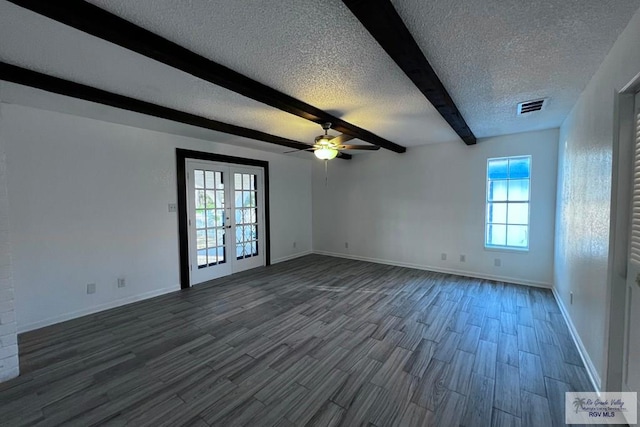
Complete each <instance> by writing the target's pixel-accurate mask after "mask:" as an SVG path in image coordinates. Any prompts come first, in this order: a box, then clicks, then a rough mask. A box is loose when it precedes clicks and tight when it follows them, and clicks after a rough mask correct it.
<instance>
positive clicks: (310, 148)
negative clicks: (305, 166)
mask: <svg viewBox="0 0 640 427" xmlns="http://www.w3.org/2000/svg"><path fill="white" fill-rule="evenodd" d="M314 150H315V148H312V147H309V148H301V149H299V150H291V151H285V152H284V153H282V154H288V153H297V152H298V151H314Z"/></svg>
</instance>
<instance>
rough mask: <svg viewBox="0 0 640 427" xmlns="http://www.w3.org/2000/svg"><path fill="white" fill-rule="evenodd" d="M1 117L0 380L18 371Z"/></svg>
mask: <svg viewBox="0 0 640 427" xmlns="http://www.w3.org/2000/svg"><path fill="white" fill-rule="evenodd" d="M1 117H2V111H0V382H2V381H6V380H8V379H10V378H13V377H17V376H18V373H19V371H20V366H19V363H18V339H17V334H16V315H15V297H14V291H13V278H12V268H11V251H10V244H9V200H8V198H7V170H6V158H5V138H4V132H3V130H4V127H3V126H2V122H1Z"/></svg>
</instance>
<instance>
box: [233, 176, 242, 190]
mask: <svg viewBox="0 0 640 427" xmlns="http://www.w3.org/2000/svg"><path fill="white" fill-rule="evenodd" d="M233 180H234V187H233V188H234V189H236V190H242V174H239V173H234V174H233Z"/></svg>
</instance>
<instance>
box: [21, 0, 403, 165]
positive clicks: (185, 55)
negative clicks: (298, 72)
mask: <svg viewBox="0 0 640 427" xmlns="http://www.w3.org/2000/svg"><path fill="white" fill-rule="evenodd" d="M9 1H10V2H11V3H14V4H17V5H18V6H21V7H24V8H26V9H29V10H31V11H33V12H36V13H39V14H41V15H44V16H46V17H48V18H51V19H54V20H56V21H58V22H61V23H63V24H66V25H69V26H71V27H73V28H76V29H78V30H80V31H83V32H85V33H88V34H91V35H93V36H96V37H99V38H101V39H103V40H106V41H109V42H111V43H114V44H117V45H119V46H122V47H124V48H126V49H129V50H132V51H134V52H137V53H139V54H141V55H144V56H146V57H148V58H152V59H154V60H156V61H159V62H161V63H163V64H166V65H169V66H171V67H174V68H176V69H179V70H181V71H184V72H185V73H189V74H191V75H193V76H195V77H198V78H200V79H203V80H206V81H208V82H210V83H214V84H216V85H219V86H222V87H224V88H226V89H229V90H232V91H234V92H236V93H239V94H241V95H243V96H246V97H248V98H251V99H254V100H256V101H259V102H262V103H264V104H267V105H269V106H271V107H275V108H278V109H280V110H282V111H286V112H287V113H291V114H294V115H296V116H298V117H302V118H304V119H307V120H310V121H312V122H315V123H318V124H322V123H326V122H331V123H332V128H333V129H335V130H337V131H338V132H342V133H345V134H347V135H350V136H353V137H354V138H358V139H360V140H362V141H366V142H369V143H371V144H374V145H378V146H380V147H382V148H386V149H388V150H391V151H395V152H396V153H404V152H405V151H406V148H405V147H403V146H401V145H398V144H395V143H393V142H391V141H388V140H387V139H384V138H382V137H379V136H377V135H375V134H373V133H372V132H369V131H367V130H365V129H362V128H359V127H358V126H355V125H353V124H351V123H348V122H346V121H344V120H342V119H340V118H338V117H335V116H333V115H331V114H329V113H327V112H325V111H323V110H321V109H319V108H316V107H314V106H312V105H309V104H307V103H305V102H303V101H300V100H298V99H296V98H293V97H292V96H289V95H286V94H284V93H282V92H279V91H277V90H275V89H273V88H271V87H269V86H266V85H264V84H262V83H259V82H257V81H255V80H252V79H250V78H248V77H246V76H244V75H242V74H240V73H238V72H236V71H233V70H231V69H230V68H227V67H225V66H223V65H220V64H218V63H216V62H214V61H211V60H209V59H207V58H205V57H203V56H200V55H198V54H196V53H194V52H191V51H190V50H188V49H186V48H184V47H182V46H180V45H177V44H176V43H173V42H171V41H169V40H167V39H165V38H162V37H160V36H159V35H157V34H154V33H152V32H150V31H147V30H145V29H144V28H141V27H138V26H137V25H135V24H132V23H131V22H129V21H126V20H124V19H122V18H120V17H118V16H116V15H114V14H112V13H110V12H107V11H106V10H104V9H100V8H99V7H97V6H94V5H92V4H90V3H87V2H86V1H83V0H57V1H50V0H9Z"/></svg>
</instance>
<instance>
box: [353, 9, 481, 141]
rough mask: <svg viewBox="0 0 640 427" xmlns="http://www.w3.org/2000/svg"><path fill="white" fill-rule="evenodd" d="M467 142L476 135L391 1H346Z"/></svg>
mask: <svg viewBox="0 0 640 427" xmlns="http://www.w3.org/2000/svg"><path fill="white" fill-rule="evenodd" d="M342 2H343V3H344V4H345V5H346V6H347V7H348V8H349V9H350V10H351V12H352V13H353V14H354V15H355V16H356V18H358V20H359V21H360V22H361V23H362V25H364V27H365V28H366V29H367V30H368V31H369V33H371V35H372V36H373V37H374V38H375V39H376V41H377V42H378V43H379V44H380V46H382V48H383V49H384V50H385V51H386V52H387V54H388V55H389V56H390V57H391V59H393V60H394V61H395V62H396V64H398V66H399V67H400V68H401V69H402V71H404V73H405V74H406V75H407V76H408V77H409V78H410V79H411V81H412V82H413V83H414V84H415V85H416V86H417V87H418V89H420V91H421V92H422V93H423V94H424V96H425V97H426V98H427V99H428V100H429V102H430V103H431V104H432V105H433V106H434V107H435V108H436V110H438V112H439V113H440V115H442V117H443V118H444V119H445V120H446V121H447V123H449V125H450V126H451V127H452V128H453V130H454V131H455V132H456V133H457V134H458V135H459V136H460V138H462V140H463V141H464V143H465V144H467V145H473V144H475V143H476V137H475V135H474V134H473V132H472V131H471V129H469V126H468V125H467V123H466V122H465V120H464V118H463V117H462V114H461V113H460V111H459V110H458V107H456V104H455V103H454V102H453V99H451V96H449V93H448V92H447V89H446V88H445V87H444V85H443V84H442V82H441V81H440V79H439V78H438V76H437V75H436V72H435V71H434V70H433V67H431V64H429V61H427V58H426V57H425V56H424V54H423V53H422V50H421V49H420V47H419V46H418V43H416V41H415V39H414V38H413V36H412V35H411V33H410V32H409V29H407V27H406V25H405V24H404V22H403V21H402V18H400V15H398V12H396V10H395V8H394V7H393V4H391V1H390V0H342Z"/></svg>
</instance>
